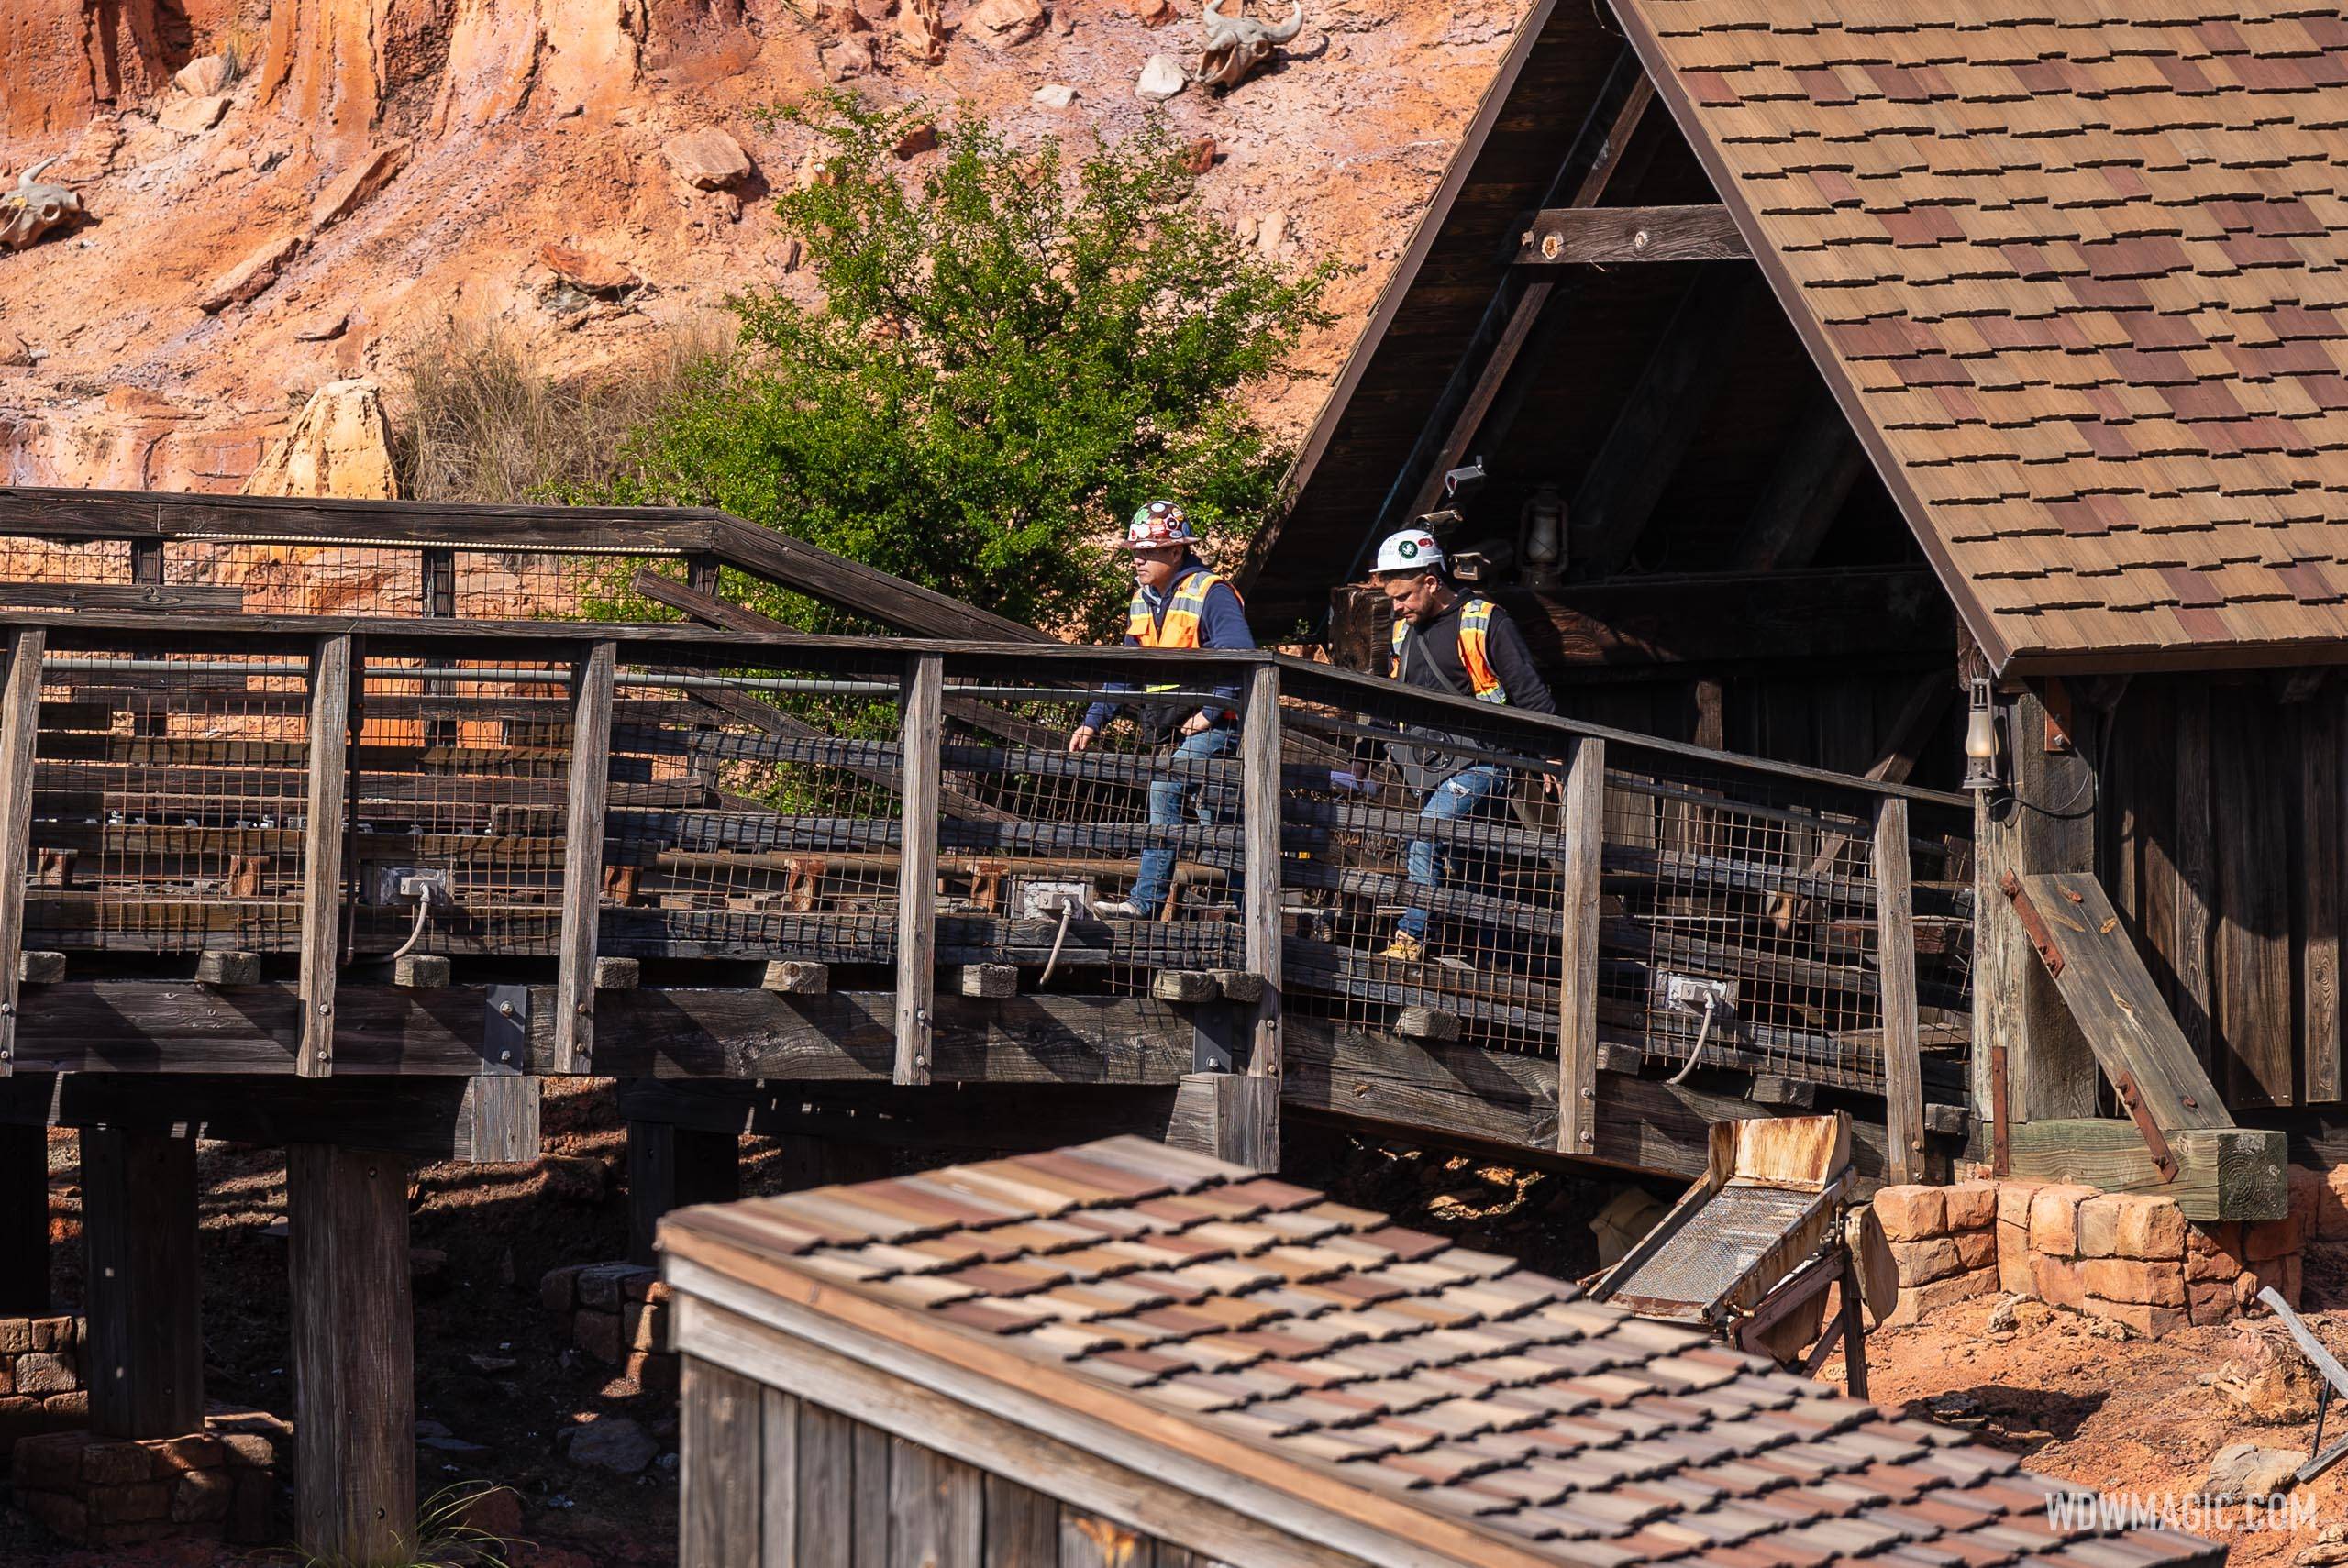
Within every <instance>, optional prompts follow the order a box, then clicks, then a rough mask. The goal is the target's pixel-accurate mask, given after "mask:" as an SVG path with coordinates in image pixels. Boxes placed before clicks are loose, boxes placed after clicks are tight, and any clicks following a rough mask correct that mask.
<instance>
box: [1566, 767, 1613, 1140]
mask: <svg viewBox="0 0 2348 1568" xmlns="http://www.w3.org/2000/svg"><path fill="white" fill-rule="evenodd" d="M1560 788H1561V789H1562V790H1563V791H1564V794H1565V805H1564V810H1563V812H1562V816H1563V823H1564V829H1565V834H1566V840H1567V852H1566V854H1567V859H1566V863H1565V865H1564V867H1563V875H1562V878H1560V881H1561V887H1560V889H1559V893H1558V899H1557V902H1558V922H1559V927H1558V934H1557V974H1558V981H1557V1147H1558V1149H1559V1150H1560V1151H1561V1152H1563V1153H1565V1154H1593V1153H1595V1152H1596V1151H1597V1148H1598V945H1599V943H1598V933H1599V903H1600V900H1599V893H1600V883H1601V880H1602V877H1603V873H1604V858H1605V848H1606V743H1605V742H1604V741H1602V740H1597V739H1589V740H1583V741H1578V742H1577V743H1576V744H1575V745H1574V750H1573V758H1572V760H1571V761H1570V762H1569V763H1567V768H1566V776H1565V778H1563V779H1562V780H1561V781H1560Z"/></svg>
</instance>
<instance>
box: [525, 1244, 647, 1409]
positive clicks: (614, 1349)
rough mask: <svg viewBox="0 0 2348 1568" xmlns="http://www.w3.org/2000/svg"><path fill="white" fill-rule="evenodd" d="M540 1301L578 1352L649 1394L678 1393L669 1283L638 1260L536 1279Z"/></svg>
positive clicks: (579, 1267)
mask: <svg viewBox="0 0 2348 1568" xmlns="http://www.w3.org/2000/svg"><path fill="white" fill-rule="evenodd" d="M538 1299H539V1301H540V1302H541V1303H543V1304H544V1305H545V1307H546V1309H547V1310H548V1311H549V1312H552V1313H553V1314H555V1317H556V1320H557V1321H558V1323H559V1331H560V1333H561V1335H562V1337H563V1338H564V1339H565V1340H567V1341H569V1342H570V1344H571V1345H572V1346H573V1348H575V1349H576V1350H577V1351H578V1352H579V1353H580V1354H581V1355H583V1356H586V1357H588V1358H590V1359H591V1360H594V1361H599V1362H602V1363H604V1364H605V1365H607V1366H612V1367H615V1368H617V1369H618V1370H619V1372H620V1375H622V1376H624V1377H626V1378H627V1379H628V1380H629V1381H631V1382H633V1383H635V1384H636V1385H637V1386H638V1387H640V1388H642V1389H644V1390H645V1391H646V1392H647V1393H652V1394H668V1395H672V1396H673V1395H674V1394H675V1393H676V1392H677V1357H676V1355H675V1353H673V1352H672V1351H670V1348H669V1286H667V1285H666V1284H665V1283H663V1282H662V1280H661V1278H660V1271H659V1269H656V1268H644V1267H641V1266H639V1265H637V1264H624V1263H607V1264H574V1265H572V1266H570V1267H569V1268H559V1269H556V1270H554V1271H553V1272H552V1273H550V1274H548V1275H547V1276H546V1277H545V1278H544V1279H542V1280H540V1281H539V1282H538Z"/></svg>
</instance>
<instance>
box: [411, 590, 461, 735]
mask: <svg viewBox="0 0 2348 1568" xmlns="http://www.w3.org/2000/svg"><path fill="white" fill-rule="evenodd" d="M416 569H417V571H418V573H419V575H420V576H421V578H422V582H421V584H420V588H421V591H422V595H423V601H424V613H425V614H426V617H428V618H429V619H432V620H435V621H448V620H453V619H455V618H456V614H457V552H456V551H454V550H452V549H449V548H447V547H433V548H429V549H423V550H418V551H417V552H416ZM425 668H427V669H428V668H434V666H433V665H431V664H429V663H427V664H426V667H425ZM451 689H452V683H451V682H449V681H447V680H427V681H426V682H425V683H424V694H425V696H426V697H427V698H432V697H445V696H447V695H449V691H450V690H451ZM459 733H460V732H459V730H458V728H457V722H456V721H455V720H454V719H434V720H431V721H430V722H429V723H426V725H425V726H424V744H425V745H429V746H445V745H456V744H457V738H458V734H459Z"/></svg>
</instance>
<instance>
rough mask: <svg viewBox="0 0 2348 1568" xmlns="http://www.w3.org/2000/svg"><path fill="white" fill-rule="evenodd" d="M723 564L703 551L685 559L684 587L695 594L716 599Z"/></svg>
mask: <svg viewBox="0 0 2348 1568" xmlns="http://www.w3.org/2000/svg"><path fill="white" fill-rule="evenodd" d="M723 564H724V563H722V562H721V561H720V560H719V559H718V558H717V557H715V556H714V555H712V554H710V553H709V552H708V551H706V550H703V551H700V552H697V553H695V554H693V555H690V556H687V557H686V558H685V586H686V587H688V588H690V589H692V591H694V592H695V593H706V594H708V595H709V596H710V597H711V598H713V599H714V598H716V597H717V590H718V585H719V583H720V582H721V581H722V580H723V579H722V578H721V577H720V575H719V574H720V572H721V570H722V568H723Z"/></svg>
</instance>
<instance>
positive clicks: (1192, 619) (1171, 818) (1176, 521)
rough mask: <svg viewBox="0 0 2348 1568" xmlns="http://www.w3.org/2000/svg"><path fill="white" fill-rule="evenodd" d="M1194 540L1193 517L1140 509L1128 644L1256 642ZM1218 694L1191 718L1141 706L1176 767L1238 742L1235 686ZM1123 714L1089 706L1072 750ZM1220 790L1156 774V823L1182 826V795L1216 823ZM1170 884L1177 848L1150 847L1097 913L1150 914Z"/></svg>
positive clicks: (1153, 736) (1133, 537)
mask: <svg viewBox="0 0 2348 1568" xmlns="http://www.w3.org/2000/svg"><path fill="white" fill-rule="evenodd" d="M1198 542H1199V536H1198V535H1197V534H1196V533H1194V532H1193V531H1192V530H1191V519H1190V517H1189V516H1188V515H1187V514H1186V513H1184V512H1183V511H1182V509H1181V508H1180V507H1179V506H1177V505H1175V504H1174V503H1173V502H1170V501H1153V502H1150V503H1149V504H1148V505H1146V506H1145V507H1143V508H1142V509H1141V510H1140V511H1138V512H1136V513H1134V519H1133V523H1132V525H1130V526H1129V527H1127V528H1126V530H1125V548H1126V549H1127V550H1128V551H1130V552H1131V553H1132V555H1133V559H1134V601H1133V604H1132V606H1131V607H1130V608H1129V609H1128V610H1127V612H1126V620H1125V646H1127V647H1129V648H1252V647H1254V646H1256V638H1255V635H1254V634H1253V633H1251V632H1249V631H1248V629H1247V616H1246V610H1245V609H1244V607H1243V606H1242V605H1241V604H1240V602H1239V595H1238V593H1237V592H1236V591H1235V590H1234V589H1233V588H1232V586H1231V585H1230V584H1229V583H1227V582H1225V581H1224V580H1223V579H1221V578H1219V577H1217V576H1216V575H1215V574H1214V573H1213V571H1212V570H1210V569H1208V567H1207V564H1206V562H1204V561H1202V560H1201V559H1200V558H1198V556H1197V555H1196V553H1194V551H1193V549H1192V547H1193V546H1195V545H1196V544H1197V543H1198ZM1107 690H1111V691H1131V690H1134V687H1133V685H1132V684H1131V683H1130V682H1125V681H1115V682H1112V683H1111V684H1110V685H1109V687H1108V688H1107ZM1149 690H1173V686H1172V683H1170V682H1169V683H1168V684H1166V685H1162V686H1153V687H1151V688H1149ZM1215 695H1216V697H1217V698H1219V699H1228V701H1217V702H1214V703H1213V704H1210V705H1209V706H1207V707H1203V708H1194V709H1191V710H1190V711H1189V712H1184V711H1182V710H1181V709H1180V708H1176V707H1173V706H1172V705H1170V704H1168V703H1162V702H1160V703H1138V704H1135V708H1136V712H1135V723H1136V724H1138V725H1139V726H1140V729H1141V733H1142V735H1143V737H1144V738H1145V739H1146V740H1147V741H1149V742H1150V743H1151V744H1152V745H1156V746H1158V747H1160V748H1163V747H1165V746H1167V745H1172V746H1173V748H1174V757H1175V760H1177V761H1178V762H1204V761H1207V760H1209V759H1210V758H1213V757H1217V756H1223V755H1224V753H1226V752H1229V751H1233V750H1235V749H1236V748H1237V747H1238V745H1239V718H1238V713H1237V712H1236V710H1237V708H1238V705H1239V702H1238V700H1239V686H1238V683H1237V682H1236V681H1233V682H1228V683H1226V684H1224V685H1221V686H1217V687H1216V688H1215ZM1120 712H1124V704H1121V703H1117V702H1113V701H1100V702H1095V703H1093V704H1092V706H1091V708H1090V709H1088V710H1087V711H1086V712H1085V715H1084V722H1083V723H1081V724H1080V725H1078V726H1077V728H1076V730H1075V732H1074V733H1073V734H1070V735H1069V737H1068V748H1069V750H1070V751H1083V750H1085V749H1086V748H1088V747H1090V746H1091V745H1092V737H1093V736H1094V735H1096V734H1100V732H1101V730H1102V727H1103V726H1105V725H1106V724H1107V723H1109V722H1110V721H1111V720H1112V719H1114V718H1115V717H1116V716H1117V715H1118V714H1119V713H1120ZM1220 794H1221V791H1219V790H1202V789H1201V788H1199V787H1198V786H1197V784H1195V783H1194V782H1192V781H1191V780H1188V779H1183V778H1154V779H1152V780H1151V781H1150V786H1149V822H1150V825H1151V826H1152V827H1161V828H1164V827H1172V826H1173V825H1175V824H1176V823H1179V822H1180V821H1181V820H1182V803H1183V800H1184V798H1185V797H1186V796H1187V797H1189V798H1190V799H1191V802H1192V807H1191V809H1192V811H1193V812H1195V814H1196V815H1197V817H1198V820H1199V821H1200V822H1201V823H1209V824H1211V823H1213V822H1214V820H1215V817H1216V797H1217V796H1219V795H1220ZM1173 879H1174V851H1173V849H1172V847H1171V846H1170V845H1168V846H1153V847H1151V848H1149V849H1146V850H1145V851H1143V852H1142V857H1141V873H1140V875H1139V876H1138V877H1137V878H1135V881H1134V885H1133V890H1132V891H1131V892H1130V893H1128V894H1126V896H1125V897H1124V899H1122V900H1116V901H1113V902H1108V903H1096V904H1094V905H1093V906H1092V911H1093V912H1094V913H1095V914H1099V915H1108V916H1113V917H1124V918H1127V919H1133V918H1137V917H1140V916H1145V915H1148V914H1151V913H1154V912H1155V911H1157V908H1158V907H1159V906H1160V905H1161V904H1163V903H1164V902H1165V901H1166V895H1167V893H1168V890H1169V889H1170V888H1171V886H1172V883H1173ZM1230 889H1231V893H1232V896H1233V897H1234V898H1235V899H1236V898H1237V896H1238V892H1239V878H1238V875H1237V872H1236V869H1234V870H1233V871H1232V873H1231V876H1230Z"/></svg>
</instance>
